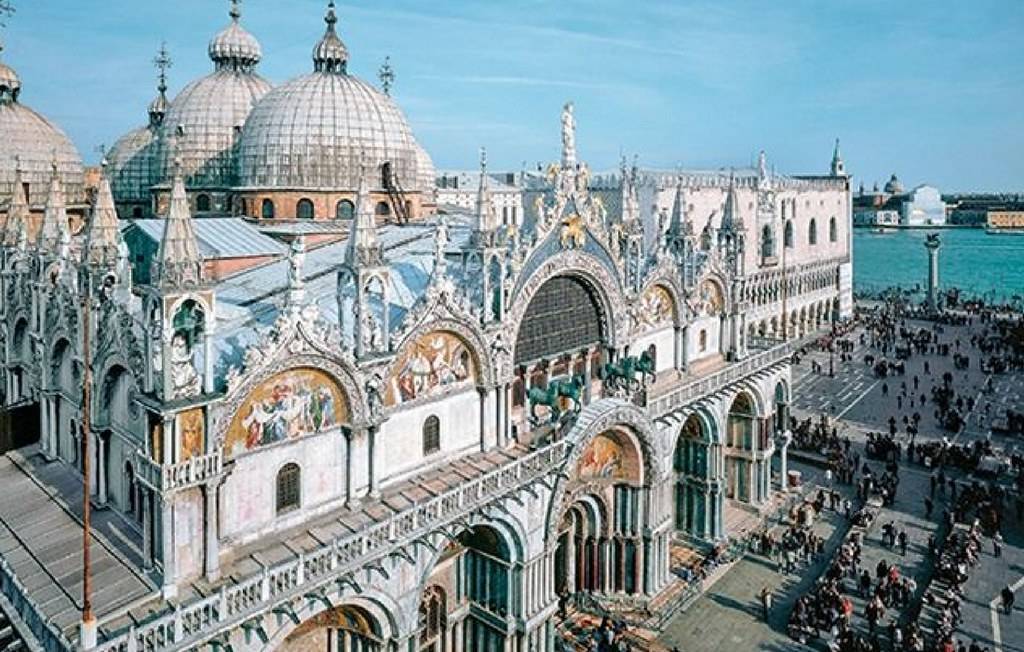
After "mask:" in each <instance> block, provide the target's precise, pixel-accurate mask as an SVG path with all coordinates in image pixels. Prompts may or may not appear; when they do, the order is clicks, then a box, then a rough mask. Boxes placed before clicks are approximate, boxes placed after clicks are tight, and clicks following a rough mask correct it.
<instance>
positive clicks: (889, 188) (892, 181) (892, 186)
mask: <svg viewBox="0 0 1024 652" xmlns="http://www.w3.org/2000/svg"><path fill="white" fill-rule="evenodd" d="M885 192H887V193H889V194H890V195H898V194H900V193H901V192H903V184H902V183H901V182H900V180H899V179H897V178H896V175H895V174H893V175H892V176H891V177H889V181H888V182H886V184H885Z"/></svg>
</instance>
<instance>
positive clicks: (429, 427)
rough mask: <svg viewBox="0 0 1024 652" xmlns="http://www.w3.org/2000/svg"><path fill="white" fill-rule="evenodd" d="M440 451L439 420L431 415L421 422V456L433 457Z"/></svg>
mask: <svg viewBox="0 0 1024 652" xmlns="http://www.w3.org/2000/svg"><path fill="white" fill-rule="evenodd" d="M439 450H441V420H440V419H438V418H437V417H436V416H434V415H433V414H431V415H430V416H429V417H427V420H426V421H424V422H423V455H424V457H425V456H427V455H433V454H434V453H436V452H437V451H439Z"/></svg>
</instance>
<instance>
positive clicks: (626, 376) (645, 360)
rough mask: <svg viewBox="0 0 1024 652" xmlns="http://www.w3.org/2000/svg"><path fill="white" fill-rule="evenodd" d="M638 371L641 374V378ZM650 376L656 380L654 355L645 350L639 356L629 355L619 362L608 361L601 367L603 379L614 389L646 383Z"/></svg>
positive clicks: (652, 380)
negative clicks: (638, 376) (638, 377)
mask: <svg viewBox="0 0 1024 652" xmlns="http://www.w3.org/2000/svg"><path fill="white" fill-rule="evenodd" d="M637 373H639V374H640V379H639V380H638V379H637ZM648 376H650V378H651V382H654V380H655V378H656V376H655V374H654V356H652V355H651V352H650V351H644V352H643V353H641V354H640V355H639V356H632V355H627V356H626V357H624V358H622V360H621V361H620V362H618V363H614V362H606V363H604V366H603V367H601V380H603V381H604V382H605V384H607V385H608V387H609V388H610V389H613V390H614V389H618V388H619V387H623V388H625V389H627V390H629V389H633V388H634V387H635V386H636V385H640V384H644V385H646V384H647V377H648Z"/></svg>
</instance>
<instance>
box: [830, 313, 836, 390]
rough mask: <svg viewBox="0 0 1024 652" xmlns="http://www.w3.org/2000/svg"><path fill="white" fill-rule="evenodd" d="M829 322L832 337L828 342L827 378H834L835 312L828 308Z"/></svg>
mask: <svg viewBox="0 0 1024 652" xmlns="http://www.w3.org/2000/svg"><path fill="white" fill-rule="evenodd" d="M829 322H830V323H831V325H832V335H831V337H830V338H829V341H828V377H829V378H835V375H836V370H835V362H834V358H835V350H836V311H835V310H834V309H833V307H832V306H829Z"/></svg>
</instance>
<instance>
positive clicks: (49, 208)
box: [36, 152, 68, 253]
mask: <svg viewBox="0 0 1024 652" xmlns="http://www.w3.org/2000/svg"><path fill="white" fill-rule="evenodd" d="M50 170H51V176H50V192H49V194H48V195H47V196H46V212H44V213H43V223H42V225H41V226H40V227H39V237H38V238H37V241H36V243H37V246H38V247H39V249H40V250H42V251H45V252H50V253H54V252H56V250H57V248H58V246H59V245H60V243H61V241H62V239H63V237H64V234H65V232H66V231H68V214H67V210H66V208H65V202H64V186H63V184H62V183H61V179H60V173H59V172H58V171H57V156H56V152H54V157H53V160H52V161H51V162H50Z"/></svg>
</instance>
